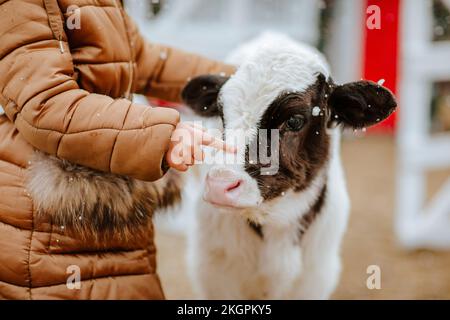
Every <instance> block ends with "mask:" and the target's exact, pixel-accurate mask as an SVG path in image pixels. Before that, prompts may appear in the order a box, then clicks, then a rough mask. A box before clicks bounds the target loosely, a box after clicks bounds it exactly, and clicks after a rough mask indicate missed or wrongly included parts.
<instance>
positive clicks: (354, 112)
mask: <svg viewBox="0 0 450 320" xmlns="http://www.w3.org/2000/svg"><path fill="white" fill-rule="evenodd" d="M328 106H329V108H330V110H331V117H332V120H334V121H337V122H340V123H343V124H344V125H346V126H349V127H352V128H355V129H361V128H364V127H368V126H371V125H374V124H377V123H378V122H380V121H382V120H384V119H386V118H387V117H388V116H389V115H390V114H391V113H392V112H393V111H394V110H395V108H396V107H397V102H396V101H395V97H394V95H393V94H392V92H391V91H389V90H388V89H386V88H384V87H383V86H381V85H378V84H377V83H375V82H372V81H357V82H351V83H347V84H344V85H340V86H336V87H334V89H333V91H332V92H331V94H330V98H329V100H328Z"/></svg>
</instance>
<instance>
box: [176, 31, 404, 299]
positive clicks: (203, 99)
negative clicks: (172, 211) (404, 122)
mask: <svg viewBox="0 0 450 320" xmlns="http://www.w3.org/2000/svg"><path fill="white" fill-rule="evenodd" d="M240 57H241V58H242V60H241V61H240V62H241V64H240V66H239V68H238V70H237V72H236V74H235V75H233V76H232V77H231V78H227V77H223V76H220V75H205V76H200V77H197V78H194V79H192V80H191V81H190V82H189V83H188V84H187V86H186V87H185V89H184V91H183V99H184V101H185V103H186V104H187V105H188V106H190V107H191V108H192V109H193V110H194V111H195V112H196V113H198V114H199V115H201V116H203V117H209V118H211V117H216V118H217V119H220V120H219V121H220V123H221V129H222V130H223V134H224V138H225V139H228V138H230V137H231V135H232V132H233V130H238V129H239V130H241V131H242V130H243V131H244V132H245V133H246V139H247V142H246V145H245V148H241V150H240V151H239V152H238V158H239V161H238V164H234V165H215V166H213V167H212V168H211V169H210V170H209V171H208V174H207V176H206V181H205V185H204V193H203V199H201V200H199V202H198V206H197V210H196V212H195V219H194V227H193V228H192V229H191V230H190V231H189V232H190V233H189V249H188V250H189V257H190V259H189V262H190V271H191V273H192V276H193V277H194V284H195V285H196V287H197V289H198V291H199V294H200V295H201V297H202V298H209V299H325V298H328V297H329V296H330V294H331V293H332V292H333V290H334V289H335V287H336V285H337V283H338V279H339V274H340V268H341V267H340V257H339V251H340V245H341V240H342V236H343V234H344V231H345V229H346V226H347V219H348V214H349V208H350V205H349V199H348V194H347V189H346V185H345V179H344V175H343V170H342V165H341V160H340V156H339V140H340V130H341V128H342V127H350V128H353V129H362V128H365V127H367V126H370V125H373V124H376V123H377V122H379V121H381V120H383V119H384V118H386V117H387V116H388V115H389V114H391V113H392V112H393V110H394V109H395V107H396V102H395V99H394V97H393V95H392V94H391V93H390V92H389V91H388V90H387V89H385V88H383V87H382V86H380V85H378V84H377V83H373V82H369V81H357V82H353V83H347V84H344V85H336V84H335V83H334V82H333V80H332V78H331V76H330V72H329V68H328V66H327V63H326V61H325V59H324V57H323V56H322V55H321V54H320V53H319V52H317V51H316V50H315V49H313V48H310V47H308V46H306V45H303V44H300V43H297V42H295V41H293V40H291V39H289V38H287V37H284V36H263V37H262V38H260V39H258V40H255V41H253V42H251V43H250V44H248V45H246V46H245V48H243V49H240V50H238V53H237V54H234V59H235V61H236V59H237V60H239V59H240ZM260 129H277V130H278V133H279V150H278V154H279V159H278V170H276V172H272V173H266V174H262V171H263V169H264V168H266V167H267V164H262V163H260V162H252V161H249V150H250V147H251V145H252V144H254V142H255V141H257V136H258V134H257V132H258V130H260ZM268 139H269V140H270V139H271V137H270V136H269V137H268ZM269 144H270V143H269ZM272 152H274V151H272Z"/></svg>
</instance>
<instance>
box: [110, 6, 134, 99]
mask: <svg viewBox="0 0 450 320" xmlns="http://www.w3.org/2000/svg"><path fill="white" fill-rule="evenodd" d="M119 1H120V0H117V1H114V5H115V6H116V8H117V9H118V10H119V11H120V15H121V16H122V22H123V26H124V28H125V32H126V35H127V39H128V47H129V48H130V54H131V60H130V61H129V62H128V67H129V70H130V79H129V81H128V86H127V91H126V92H125V98H126V99H129V100H131V88H132V86H133V77H134V70H133V69H134V68H133V48H132V45H131V39H130V35H129V33H128V30H127V24H126V23H125V14H124V12H123V7H122V6H120V5H119V4H118V2H119Z"/></svg>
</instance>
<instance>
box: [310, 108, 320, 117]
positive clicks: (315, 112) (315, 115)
mask: <svg viewBox="0 0 450 320" xmlns="http://www.w3.org/2000/svg"><path fill="white" fill-rule="evenodd" d="M320 111H321V110H320V107H318V106H315V107H314V108H313V109H312V115H313V117H317V116H318V115H319V114H320Z"/></svg>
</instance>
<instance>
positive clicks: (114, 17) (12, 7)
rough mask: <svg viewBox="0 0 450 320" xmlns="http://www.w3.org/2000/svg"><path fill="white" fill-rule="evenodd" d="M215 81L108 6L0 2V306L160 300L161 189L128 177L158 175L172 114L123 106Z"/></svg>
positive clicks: (211, 67)
mask: <svg viewBox="0 0 450 320" xmlns="http://www.w3.org/2000/svg"><path fill="white" fill-rule="evenodd" d="M70 5H76V6H77V7H78V8H79V10H78V9H77V10H73V7H72V10H68V7H69V6H70ZM77 14H78V15H79V18H80V20H79V21H80V23H81V24H80V27H81V28H79V29H77V28H75V29H72V28H68V27H67V24H66V22H67V21H68V20H69V19H72V18H76V17H75V16H73V15H77ZM220 72H225V73H227V74H229V73H231V72H233V68H232V67H230V66H226V65H223V64H220V63H217V62H213V61H209V60H207V59H204V58H201V57H198V56H195V55H190V54H187V53H184V52H181V51H178V50H175V49H172V48H168V47H165V46H161V45H157V44H149V43H146V42H145V41H143V39H142V38H141V36H140V35H139V33H138V31H137V29H136V27H135V25H134V24H133V23H132V21H130V19H129V18H128V17H127V15H126V14H125V12H124V10H123V8H122V6H121V4H120V1H116V0H10V1H5V0H0V105H2V106H3V108H4V111H5V115H2V116H0V298H3V299H55V298H60V299H135V298H137V299H161V298H163V297H164V296H163V293H162V290H161V286H160V283H159V279H158V276H157V274H156V269H155V247H154V244H153V231H152V224H151V220H150V221H149V218H148V217H149V216H150V215H151V211H152V209H153V208H154V206H155V205H156V204H158V203H161V202H164V200H165V198H164V197H165V196H164V194H163V193H164V190H168V189H170V183H169V184H167V183H166V185H165V186H163V187H161V188H159V187H158V186H157V185H158V184H152V185H149V184H145V183H144V182H142V181H140V180H146V181H154V180H157V179H159V178H161V177H162V176H163V174H164V172H165V169H164V168H165V166H164V165H163V162H164V160H163V159H164V154H165V151H166V150H167V147H168V141H169V138H170V136H171V133H172V131H173V129H174V127H175V125H176V124H177V122H178V121H179V115H178V113H177V112H176V111H174V110H173V109H165V108H151V107H148V106H145V105H140V104H135V103H131V102H130V100H128V99H129V98H130V97H131V93H142V94H145V95H149V96H155V97H159V98H163V99H166V100H172V101H178V100H179V94H180V91H181V89H182V87H183V86H184V85H185V83H186V81H187V79H188V78H189V77H193V76H195V75H198V74H205V73H220ZM36 150H40V151H42V152H44V153H46V154H49V155H53V156H54V157H49V156H44V155H43V153H41V152H38V153H36ZM57 158H59V159H65V160H67V161H61V160H58V159H57ZM40 159H41V160H42V159H44V160H43V161H41V160H40ZM30 164H31V166H30ZM80 165H81V166H80ZM32 168H33V169H34V170H32ZM88 168H91V169H88ZM92 169H95V170H92ZM30 172H31V173H30ZM137 179H139V180H137ZM30 180H31V182H30ZM158 188H159V189H158ZM155 195H156V200H155V198H151V197H152V196H155ZM149 197H150V198H151V199H149ZM77 221H78V222H77ZM121 226H125V227H124V229H123V230H121ZM77 270H79V271H80V273H79V274H80V276H81V280H82V281H81V287H80V288H78V287H77V286H75V287H73V286H71V285H69V286H68V285H67V281H68V280H69V282H70V281H71V279H72V280H73V276H74V275H76V274H78V272H77ZM71 277H72V278H71ZM75 283H76V282H75Z"/></svg>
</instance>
